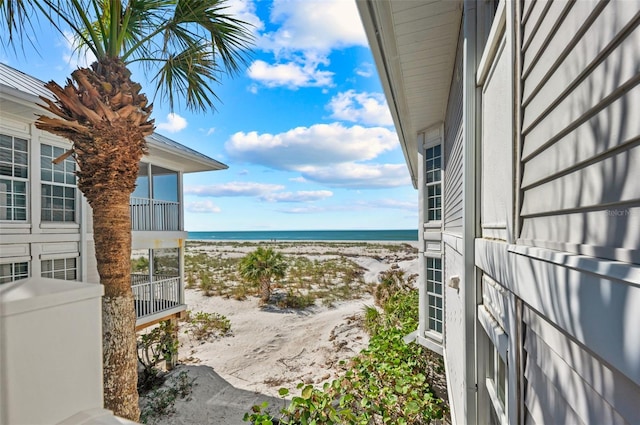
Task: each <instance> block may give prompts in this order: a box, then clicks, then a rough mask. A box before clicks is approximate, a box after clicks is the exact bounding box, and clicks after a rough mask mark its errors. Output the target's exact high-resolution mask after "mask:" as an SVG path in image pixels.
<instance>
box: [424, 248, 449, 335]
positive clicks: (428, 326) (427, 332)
mask: <svg viewBox="0 0 640 425" xmlns="http://www.w3.org/2000/svg"><path fill="white" fill-rule="evenodd" d="M430 260H433V261H438V262H439V263H440V269H439V270H438V269H437V268H435V267H434V268H433V269H432V270H433V271H434V273H435V272H437V271H439V272H440V281H439V282H438V281H437V280H435V279H431V281H430V279H429V269H430V267H429V261H430ZM442 263H443V259H442V256H432V255H427V256H425V269H424V272H425V280H424V283H425V286H424V291H425V296H426V309H427V311H426V317H425V330H424V332H425V336H427V337H428V338H431V339H433V340H435V341H438V342H442V337H443V335H444V325H445V316H444V310H445V305H444V284H443V267H442ZM430 283H433V285H434V288H435V287H436V285H440V293H439V294H438V293H437V292H435V291H429V284H430ZM431 297H435V300H436V304H437V300H438V299H439V300H440V303H441V306H440V307H438V306H437V305H432V303H431ZM432 308H433V309H434V310H435V311H436V312H437V310H438V309H439V310H440V311H441V315H442V317H441V319H440V326H441V330H440V331H438V330H437V329H434V328H432V327H431V320H432V319H431V309H432ZM434 320H438V319H437V318H435V319H434Z"/></svg>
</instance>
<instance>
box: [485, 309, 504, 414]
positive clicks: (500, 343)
mask: <svg viewBox="0 0 640 425" xmlns="http://www.w3.org/2000/svg"><path fill="white" fill-rule="evenodd" d="M477 313H478V314H477V315H478V322H479V323H480V325H481V327H482V329H483V330H484V334H485V335H484V338H483V340H484V341H485V343H484V344H482V345H481V347H482V357H483V359H484V362H483V373H482V375H480V378H484V381H481V382H480V383H481V384H484V388H485V390H486V392H485V394H486V397H487V399H488V400H487V401H488V402H489V403H484V404H485V409H492V410H493V411H494V413H495V414H496V417H497V419H498V421H499V423H500V425H507V424H508V423H509V417H508V407H509V361H508V357H509V356H508V350H509V337H508V336H507V334H506V333H505V331H504V330H503V329H502V327H501V326H500V325H499V324H498V322H497V321H496V320H495V319H494V317H493V316H492V314H491V313H490V312H489V310H487V308H486V307H485V306H484V305H482V304H481V305H479V306H478V310H477ZM490 351H491V352H492V353H493V356H492V357H490V356H489V352H490ZM490 358H493V376H491V377H490V376H487V375H488V367H487V365H488V361H487V360H489V359H490ZM499 360H501V361H502V362H503V363H504V401H501V400H500V397H499V392H498V388H497V384H498V379H499V374H498V366H499ZM481 404H483V403H481ZM488 415H489V410H485V412H484V416H485V417H484V418H481V419H482V420H488V419H489V416H488Z"/></svg>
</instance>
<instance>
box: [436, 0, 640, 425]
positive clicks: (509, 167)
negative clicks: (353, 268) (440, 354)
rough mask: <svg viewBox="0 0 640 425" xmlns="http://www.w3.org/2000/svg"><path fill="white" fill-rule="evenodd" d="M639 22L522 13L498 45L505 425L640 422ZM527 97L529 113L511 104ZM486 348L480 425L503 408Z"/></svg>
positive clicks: (491, 161) (621, 12)
mask: <svg viewBox="0 0 640 425" xmlns="http://www.w3.org/2000/svg"><path fill="white" fill-rule="evenodd" d="M639 10H640V2H637V1H629V2H609V3H605V2H598V3H596V2H577V3H573V2H524V3H521V4H517V5H515V4H512V3H508V4H507V6H506V8H505V11H504V16H505V21H506V22H505V24H504V27H503V29H502V30H499V31H498V32H497V33H496V34H492V35H491V36H490V37H489V40H488V43H487V45H486V46H485V54H484V55H483V58H482V60H481V63H480V66H479V70H478V83H479V85H480V87H481V88H482V98H481V105H482V113H481V123H482V124H481V130H480V132H481V137H482V140H481V155H482V157H481V166H480V167H481V197H480V210H481V231H482V233H481V236H482V238H480V239H477V240H476V244H475V245H476V253H475V256H476V266H477V267H478V269H479V270H481V271H482V273H483V276H484V278H483V285H482V305H481V306H480V308H481V309H482V308H485V307H486V306H487V305H502V307H501V308H500V309H498V310H499V311H496V310H491V308H488V309H487V310H489V311H490V313H489V315H490V317H491V318H492V320H493V319H495V321H496V323H497V325H496V326H495V327H494V329H497V332H498V333H504V336H501V338H502V339H503V340H504V341H505V342H504V344H506V347H507V350H508V351H507V352H506V353H505V359H506V360H507V361H508V364H507V368H508V379H507V381H508V384H507V385H508V388H509V397H508V400H507V403H506V411H505V412H504V414H505V416H504V418H503V420H504V421H505V423H519V422H520V420H519V418H521V420H522V422H523V423H532V424H533V423H583V424H589V423H611V424H617V423H620V424H622V423H624V424H626V423H637V422H639V421H640V409H638V407H637V400H638V399H640V366H638V365H640V345H638V342H637V335H636V334H637V333H636V332H635V330H634V326H633V325H630V324H632V323H639V321H640V309H639V308H638V307H639V306H640V289H639V287H638V282H640V281H639V280H638V278H639V277H640V267H639V263H640V261H639V260H640V257H638V251H637V248H638V246H640V237H639V235H640V232H638V229H639V227H640V211H639V210H638V208H639V204H640V192H638V186H637V184H635V183H632V182H635V181H637V179H638V177H640V175H638V172H639V171H638V170H637V167H636V168H634V167H633V166H632V165H631V164H635V163H640V162H638V160H640V157H638V152H640V151H638V152H636V150H637V147H636V145H637V138H638V135H639V134H640V126H639V125H638V122H637V120H633V119H629V117H630V113H631V111H632V110H635V109H637V107H639V106H640V104H638V101H639V99H640V92H637V85H638V83H640V77H639V75H640V74H639V72H638V71H639V68H638V63H639V61H640V56H639V55H638V50H637V46H638V45H640V30H638V29H637V23H638V11H639ZM518 13H521V15H518ZM520 16H522V27H521V30H522V33H521V34H522V37H521V39H518V38H516V37H515V35H516V34H518V33H519V28H520V27H519V24H518V22H520ZM494 23H495V22H494ZM495 26H496V28H498V25H497V24H496V25H495ZM500 31H502V32H500ZM500 34H503V35H500ZM492 49H493V50H492ZM520 54H521V56H520ZM518 57H519V58H518ZM511 64H516V65H515V66H512V65H511ZM520 78H522V84H521V85H519V84H514V81H519V80H520ZM636 92H637V93H636ZM518 93H521V95H522V98H521V99H520V100H521V101H520V102H519V103H516V104H515V105H514V104H513V103H509V102H505V101H504V99H516V102H517V101H518V99H519V96H518ZM519 111H522V115H521V122H519V121H518V120H520V114H519ZM510 117H511V118H510ZM518 124H519V125H518ZM514 128H518V131H514V130H513V129H514ZM518 141H521V142H522V145H521V148H520V146H519V143H518ZM511 158H520V161H517V160H516V161H514V160H512V159H511ZM506 182H513V183H512V184H511V185H509V184H506ZM513 185H516V186H515V187H514V186H513ZM497 187H499V188H501V189H502V190H496V188H497ZM515 199H520V204H518V203H515V202H514V200H515ZM514 205H516V206H518V207H519V209H517V208H514ZM514 216H515V220H514V219H513V217H514ZM551 249H553V251H552V250H551ZM576 254H577V255H576ZM445 255H446V254H445ZM611 260H614V261H611ZM615 260H617V261H615ZM486 281H491V282H492V285H485V282H486ZM497 293H500V294H502V295H501V296H500V297H497V296H496V294H497ZM497 298H500V299H502V303H496V302H495V299H497ZM492 300H494V302H492ZM479 312H480V310H479ZM481 316H482V314H480V313H478V318H479V319H480V318H481ZM480 322H481V325H482V326H481V327H480V328H479V329H478V333H479V334H481V333H483V332H485V331H484V330H483V328H484V329H487V325H486V322H483V321H482V320H480ZM487 333H488V334H489V337H488V338H487V341H492V342H491V343H492V344H495V345H496V346H500V345H501V342H500V341H499V339H500V338H497V337H496V336H495V335H491V332H489V331H487ZM501 335H502V334H501ZM504 338H506V339H504ZM486 348H487V347H486V346H483V343H482V342H479V344H478V347H477V350H478V352H477V358H478V386H479V393H478V397H479V403H478V409H479V416H478V423H482V421H483V418H487V412H483V407H482V406H483V405H487V404H488V403H489V398H490V397H489V396H488V390H487V389H486V387H485V386H483V380H484V378H485V377H484V375H483V373H484V368H483V365H482V361H483V358H484V356H485V353H484V351H485V350H486ZM447 350H448V347H447ZM466 355H467V356H469V355H472V353H470V352H468V351H467V353H466Z"/></svg>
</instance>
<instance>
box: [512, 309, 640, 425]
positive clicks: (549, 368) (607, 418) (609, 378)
mask: <svg viewBox="0 0 640 425" xmlns="http://www.w3.org/2000/svg"><path fill="white" fill-rule="evenodd" d="M523 319H524V323H525V326H526V327H525V332H524V351H525V353H526V354H525V361H524V377H525V388H526V390H525V394H524V403H525V412H524V413H525V414H524V417H525V423H527V424H545V423H547V424H548V423H573V424H611V425H614V424H625V425H626V424H637V423H640V409H639V408H638V405H637V402H638V399H639V397H640V393H639V391H638V387H637V385H636V384H634V383H633V382H632V381H631V380H629V379H628V378H627V377H625V376H624V375H623V374H621V373H620V372H619V371H617V370H615V369H613V368H611V367H609V366H607V365H605V364H604V363H602V362H601V361H600V360H599V359H597V358H596V357H594V356H593V354H592V353H590V352H589V351H588V350H586V349H585V348H584V347H582V346H580V345H579V344H577V343H575V342H574V341H572V340H571V339H570V338H569V337H568V336H567V335H566V334H565V333H563V332H561V331H559V330H558V329H556V328H555V327H553V326H552V325H551V324H550V323H549V322H548V321H546V320H544V319H543V318H542V317H541V316H540V315H539V314H537V313H536V312H535V311H533V310H531V309H530V308H525V310H524V315H523Z"/></svg>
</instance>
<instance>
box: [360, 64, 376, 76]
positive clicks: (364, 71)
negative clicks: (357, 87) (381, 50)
mask: <svg viewBox="0 0 640 425" xmlns="http://www.w3.org/2000/svg"><path fill="white" fill-rule="evenodd" d="M355 71H356V74H358V75H359V76H361V77H365V78H369V77H372V76H373V75H374V73H375V68H374V67H373V64H371V63H369V62H363V63H361V64H360V66H359V67H357V68H356V70H355Z"/></svg>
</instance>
